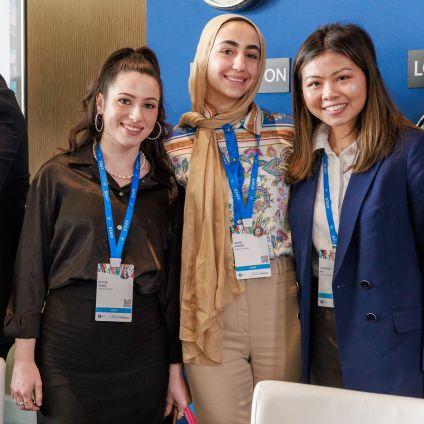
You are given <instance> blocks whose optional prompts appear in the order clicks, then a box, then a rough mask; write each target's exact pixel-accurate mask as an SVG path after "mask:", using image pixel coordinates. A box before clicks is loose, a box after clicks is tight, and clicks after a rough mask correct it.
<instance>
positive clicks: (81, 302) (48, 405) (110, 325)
mask: <svg viewBox="0 0 424 424" xmlns="http://www.w3.org/2000/svg"><path fill="white" fill-rule="evenodd" d="M95 295H96V284H95V283H94V282H87V281H78V282H73V283H72V284H70V285H69V286H66V287H63V288H59V289H54V290H51V291H50V293H49V296H48V297H47V301H46V306H45V309H44V313H43V320H42V326H41V336H40V339H39V340H38V341H37V349H36V358H37V359H36V360H37V365H38V366H39V369H40V373H41V379H42V383H43V406H42V408H41V411H40V412H39V413H38V424H44V423H49V424H52V423H55V424H56V423H57V424H122V423H125V424H133V423H134V424H136V423H137V424H142V423H146V424H155V423H161V422H162V420H163V411H164V406H165V398H166V392H167V386H168V373H169V364H168V357H167V339H166V334H167V332H166V328H165V323H164V319H163V313H162V310H161V306H160V303H159V300H158V294H151V295H141V294H138V293H136V292H134V302H133V304H134V307H133V316H132V322H131V323H116V322H96V321H95V320H94V312H95Z"/></svg>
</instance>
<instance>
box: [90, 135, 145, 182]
mask: <svg viewBox="0 0 424 424" xmlns="http://www.w3.org/2000/svg"><path fill="white" fill-rule="evenodd" d="M96 148H97V141H95V140H94V143H93V157H94V159H96V161H97V155H96ZM145 164H146V155H145V154H144V153H143V152H142V151H141V150H140V169H143V167H144V165H145ZM105 169H106V171H107V172H108V173H109V174H110V175H112V176H113V177H117V178H120V179H121V180H130V179H131V178H132V177H133V176H134V173H132V174H131V175H120V174H117V173H116V172H113V171H111V170H110V169H108V168H106V166H105Z"/></svg>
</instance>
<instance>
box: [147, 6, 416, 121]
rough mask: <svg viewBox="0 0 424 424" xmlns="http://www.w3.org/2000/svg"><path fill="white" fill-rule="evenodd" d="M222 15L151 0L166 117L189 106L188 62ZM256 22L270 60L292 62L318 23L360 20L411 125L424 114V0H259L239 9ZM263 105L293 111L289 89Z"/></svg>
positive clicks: (151, 40) (150, 23)
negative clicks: (410, 69) (422, 66)
mask: <svg viewBox="0 0 424 424" xmlns="http://www.w3.org/2000/svg"><path fill="white" fill-rule="evenodd" d="M219 13H222V12H221V11H219V10H217V9H213V8H212V7H210V6H208V5H206V3H204V2H203V0H148V3H147V43H148V45H149V46H150V47H152V48H153V49H154V50H155V51H156V53H157V54H158V57H159V61H160V65H161V69H162V75H163V80H164V85H165V100H166V108H167V114H168V120H169V121H170V122H171V123H172V124H175V123H176V122H178V118H179V116H180V115H181V113H183V112H185V111H187V110H189V109H190V100H189V96H188V88H187V81H188V77H189V63H190V62H191V61H192V60H193V57H194V54H195V49H196V46H197V42H198V39H199V36H200V33H201V31H202V28H203V26H204V25H205V23H206V22H207V21H208V20H209V19H210V18H212V17H214V16H216V15H217V14H219ZM240 14H243V15H244V16H247V17H249V18H251V19H252V20H254V21H255V23H256V24H258V26H259V27H260V28H261V30H262V32H263V33H264V36H265V39H266V42H267V57H268V58H273V57H290V58H291V59H292V60H293V58H294V56H295V54H296V52H297V49H298V47H299V46H300V44H301V43H302V42H303V41H304V39H305V38H306V37H307V36H308V35H309V34H310V33H311V32H313V31H314V30H315V29H316V28H317V27H318V26H319V25H322V24H325V23H329V22H335V21H339V22H345V23H347V22H353V23H357V24H359V25H362V26H363V27H364V28H365V29H366V30H367V31H368V32H369V33H370V35H371V37H372V38H373V41H374V43H375V46H376V50H377V56H378V63H379V67H380V69H381V72H382V74H383V77H384V79H385V81H386V84H387V86H388V88H389V90H390V92H391V94H392V96H393V98H394V100H395V102H396V104H397V106H398V107H399V108H400V110H401V111H402V112H403V113H404V114H405V115H406V116H407V117H408V118H409V119H411V120H412V121H413V122H417V120H418V119H419V117H420V116H421V115H423V114H424V88H414V89H408V88H407V60H408V50H422V49H424V0H320V1H318V0H262V1H260V2H259V3H258V4H257V5H256V6H253V7H251V8H250V9H248V10H246V11H242V12H240ZM257 102H258V103H259V104H260V105H261V106H262V107H263V108H265V109H268V110H270V111H278V112H284V113H288V114H290V113H291V94H290V93H284V94H260V95H258V97H257Z"/></svg>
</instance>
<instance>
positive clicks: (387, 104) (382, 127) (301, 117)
mask: <svg viewBox="0 0 424 424" xmlns="http://www.w3.org/2000/svg"><path fill="white" fill-rule="evenodd" d="M325 52H334V53H340V54H343V55H344V56H346V57H348V58H349V59H350V60H352V61H353V62H354V63H355V64H356V65H357V66H359V67H360V68H361V70H362V71H363V72H364V74H365V76H366V81H367V100H366V103H365V106H364V108H363V110H362V111H361V113H360V114H359V116H358V119H357V121H356V127H355V129H354V134H355V137H356V139H357V142H358V144H359V154H358V159H357V161H356V163H355V165H354V166H353V172H364V171H366V170H367V169H369V168H371V167H372V166H373V165H374V164H375V163H376V162H377V161H379V160H381V159H384V158H385V157H387V156H388V155H389V154H390V152H391V151H392V150H393V148H394V146H395V144H396V142H397V140H398V138H399V134H400V131H401V129H403V128H414V129H417V127H416V126H415V125H414V124H413V123H412V122H410V121H408V120H407V119H406V118H405V117H404V116H403V115H402V114H401V113H400V112H399V110H398V109H397V108H396V106H395V105H394V103H393V101H392V99H391V98H390V96H389V94H388V92H387V89H386V87H385V85H384V82H383V79H382V77H381V74H380V71H379V69H378V67H377V58H376V54H375V49H374V45H373V43H372V40H371V38H370V36H369V35H368V33H367V32H366V31H365V30H364V29H362V28H361V27H359V26H357V25H354V24H347V25H342V24H338V23H335V24H329V25H325V26H323V27H321V28H319V29H318V30H316V31H315V32H313V33H312V34H311V35H310V36H309V37H308V38H307V39H306V40H305V42H304V43H303V44H302V46H301V47H300V49H299V51H298V53H297V55H296V58H295V61H294V65H293V115H294V127H295V142H294V149H293V155H292V158H291V161H290V165H289V168H288V172H287V175H286V180H287V182H290V183H293V182H296V181H301V180H303V179H305V178H307V177H310V176H311V175H312V173H313V169H314V165H315V163H316V158H315V157H314V155H313V146H312V143H313V141H312V140H313V135H314V132H315V130H316V128H317V126H318V125H319V123H320V120H319V119H317V118H316V117H315V116H314V115H312V114H311V113H310V112H309V110H308V108H307V106H306V104H305V101H304V99H303V92H302V70H303V68H304V67H305V65H307V64H308V63H309V62H310V61H311V60H313V59H315V58H317V57H318V56H320V55H322V54H323V53H325Z"/></svg>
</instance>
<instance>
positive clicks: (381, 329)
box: [289, 130, 424, 397]
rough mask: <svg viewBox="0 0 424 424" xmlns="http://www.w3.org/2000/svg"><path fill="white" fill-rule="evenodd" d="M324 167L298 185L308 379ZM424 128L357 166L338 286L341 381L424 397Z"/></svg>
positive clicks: (296, 231)
mask: <svg viewBox="0 0 424 424" xmlns="http://www.w3.org/2000/svg"><path fill="white" fill-rule="evenodd" d="M319 170H320V166H317V168H316V170H315V172H314V175H313V176H312V177H311V178H309V179H307V180H304V181H302V182H299V183H296V184H294V185H293V186H292V192H291V200H290V211H289V217H290V224H291V230H292V238H293V249H294V255H295V261H296V271H297V278H298V282H299V286H300V300H299V301H300V319H301V326H302V357H303V360H302V362H303V365H302V374H303V379H304V382H308V381H309V362H310V358H309V352H310V350H309V345H310V330H311V322H310V317H311V304H312V302H316V301H317V299H312V298H311V297H312V296H311V293H312V249H313V246H312V220H313V210H314V200H315V192H316V190H317V182H318V175H319ZM423 272H424V133H423V132H416V131H413V130H408V131H405V132H403V135H402V137H401V138H400V140H399V141H398V143H397V145H396V147H395V149H394V151H393V152H392V153H391V155H390V156H389V157H388V158H387V159H385V160H382V161H379V162H378V163H376V164H375V165H374V166H373V167H372V168H371V169H369V170H368V171H367V172H363V173H357V174H355V173H353V174H352V176H351V178H350V181H349V184H348V187H347V190H346V194H345V197H344V201H343V205H342V210H341V216H340V226H339V232H338V246H337V253H336V259H335V265H334V275H333V293H334V309H335V317H336V331H337V341H338V345H339V357H340V365H341V370H342V378H343V385H344V387H345V388H347V389H354V390H363V391H369V392H377V393H388V394H397V395H405V396H417V397H423V383H424V378H423V377H424V374H423V281H424V280H423V275H424V274H423Z"/></svg>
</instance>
